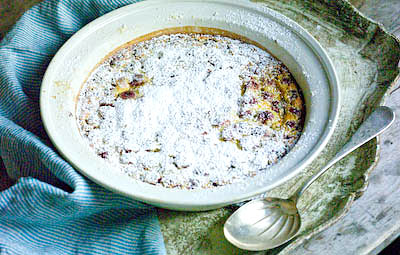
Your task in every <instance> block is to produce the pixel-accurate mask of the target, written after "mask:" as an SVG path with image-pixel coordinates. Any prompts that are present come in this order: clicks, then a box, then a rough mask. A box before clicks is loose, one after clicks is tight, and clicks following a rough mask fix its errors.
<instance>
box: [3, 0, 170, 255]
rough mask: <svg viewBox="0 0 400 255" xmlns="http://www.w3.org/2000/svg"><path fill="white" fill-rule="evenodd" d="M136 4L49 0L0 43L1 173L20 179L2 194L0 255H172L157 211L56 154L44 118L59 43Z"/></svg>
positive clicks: (28, 15) (86, 0) (122, 0)
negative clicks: (43, 90)
mask: <svg viewBox="0 0 400 255" xmlns="http://www.w3.org/2000/svg"><path fill="white" fill-rule="evenodd" d="M134 2H135V1H129V0H120V1H117V0H114V1H111V0H107V1H105V0H104V1H101V0H91V1H89V0H85V1H82V0H59V1H56V0H48V1H45V2H42V3H41V4H39V5H36V6H35V7H33V8H32V9H30V10H29V11H27V12H26V13H25V14H24V15H23V16H22V18H21V19H20V20H19V21H18V22H17V24H16V25H15V27H14V28H13V29H12V31H11V32H9V33H8V34H7V35H6V37H5V38H4V39H3V40H2V42H1V43H0V157H1V160H2V161H3V164H0V166H1V165H3V167H1V168H0V171H7V174H8V176H9V177H10V178H12V179H14V180H16V183H15V184H14V185H13V186H11V187H10V188H8V189H6V190H3V191H0V254H30V255H31V254H165V247H164V244H163V239H162V235H161V231H160V226H159V222H158V219H157V214H156V210H155V209H154V208H153V207H151V206H148V205H145V204H143V203H140V202H137V201H134V200H132V199H129V198H126V197H123V196H120V195H118V194H114V193H112V192H110V191H108V190H106V189H104V188H102V187H100V186H98V185H96V184H95V183H93V182H91V181H89V180H88V179H86V178H84V177H83V176H81V175H80V174H79V173H78V172H76V171H75V170H74V169H73V167H71V165H69V164H68V163H67V162H66V161H64V160H63V159H62V158H61V157H60V156H59V155H58V154H57V152H56V151H55V149H54V148H53V147H52V145H51V143H50V141H49V139H48V137H47V136H46V133H45V131H44V128H43V124H42V122H41V119H40V109H39V91H40V84H41V80H42V77H43V74H44V72H45V70H46V67H47V65H48V64H49V61H50V60H51V58H52V57H53V56H54V54H55V53H56V52H57V50H58V49H59V48H60V46H61V45H62V44H63V43H64V42H65V41H66V40H67V39H68V38H69V37H71V36H72V35H73V34H74V33H75V32H76V31H77V30H79V29H80V28H81V27H82V26H84V25H85V24H87V23H88V22H90V21H91V20H93V19H95V18H97V17H99V16H101V15H103V14H105V13H107V12H109V11H111V10H113V9H116V8H119V7H121V6H124V5H127V4H131V3H134ZM0 163H1V162H0ZM4 175H5V173H2V174H1V175H0V176H4ZM0 178H1V177H0ZM1 181H2V180H1V179H0V182H1Z"/></svg>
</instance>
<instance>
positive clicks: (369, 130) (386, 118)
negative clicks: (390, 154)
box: [292, 106, 395, 200]
mask: <svg viewBox="0 0 400 255" xmlns="http://www.w3.org/2000/svg"><path fill="white" fill-rule="evenodd" d="M394 118H395V117H394V112H393V111H392V109H390V108H389V107H386V106H380V107H378V108H376V109H375V111H374V112H373V113H372V114H371V115H370V116H369V117H368V118H367V120H365V121H364V122H363V123H362V124H361V126H360V127H359V128H358V130H357V131H356V132H355V133H354V134H353V136H352V137H351V138H350V140H349V141H348V142H347V143H346V144H345V145H344V146H343V148H342V149H341V150H340V151H339V152H338V153H337V154H336V155H335V157H334V158H333V159H331V160H330V161H329V162H328V164H327V165H326V166H325V167H324V168H322V169H321V170H320V171H318V172H317V173H315V174H314V176H313V177H312V178H311V179H310V180H309V181H307V182H306V183H305V184H304V185H303V186H302V187H301V188H300V189H299V190H298V191H297V192H296V193H295V194H294V195H293V196H292V199H294V200H297V198H299V197H300V196H301V195H302V194H303V192H304V191H305V190H306V189H307V188H308V187H309V186H310V185H311V184H312V183H313V182H314V181H315V180H316V179H318V177H320V176H321V175H322V174H323V173H325V172H326V170H328V169H329V168H330V167H331V166H333V165H334V164H335V163H336V162H338V161H339V160H341V159H342V158H344V157H345V156H346V155H348V154H349V153H350V152H352V151H354V150H355V149H357V148H358V147H360V146H361V145H363V144H364V143H366V142H368V141H369V140H371V139H372V138H374V137H376V136H377V135H379V134H381V133H382V132H383V131H385V129H387V128H388V127H389V126H390V125H391V124H392V123H393V121H394Z"/></svg>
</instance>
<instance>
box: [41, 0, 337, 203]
mask: <svg viewBox="0 0 400 255" xmlns="http://www.w3.org/2000/svg"><path fill="white" fill-rule="evenodd" d="M182 26H199V27H211V28H217V29H222V30H226V31H229V32H232V33H235V34H239V35H241V36H244V37H247V38H249V39H250V40H253V41H255V42H257V43H259V44H261V45H262V46H264V47H265V48H267V49H268V51H269V52H271V53H272V54H273V55H274V56H276V57H277V58H278V59H280V60H281V61H282V62H283V63H284V64H285V65H286V66H287V67H288V68H289V69H290V71H291V73H292V74H293V76H294V77H295V79H296V80H297V82H298V84H299V85H300V87H301V88H302V90H303V93H304V98H305V102H306V111H307V112H306V119H305V124H304V130H303V134H302V136H301V138H300V139H299V141H298V143H297V144H296V146H295V147H294V148H293V149H292V150H291V151H290V152H289V153H288V154H287V155H286V156H285V157H284V158H282V159H281V160H280V161H279V162H278V163H277V164H276V165H274V166H272V167H270V168H269V169H268V171H265V172H263V173H259V174H257V175H256V177H254V178H249V179H248V180H246V181H245V182H242V183H236V184H230V185H226V186H222V187H217V188H213V189H198V190H181V189H169V188H163V187H158V186H154V185H151V184H147V183H144V182H140V181H137V180H134V179H132V178H129V177H128V176H126V175H124V174H122V173H119V172H118V171H117V170H113V169H109V168H108V167H106V166H105V165H104V163H103V162H102V160H101V159H100V158H99V157H98V156H97V155H95V154H94V153H93V152H92V151H91V149H90V148H89V146H88V145H87V144H86V142H85V141H84V140H83V139H82V138H81V135H80V133H79V130H78V126H77V123H76V116H75V107H76V99H77V95H78V93H79V90H80V88H81V85H82V84H83V82H84V81H85V79H86V78H87V76H88V75H89V73H90V72H91V71H92V69H93V68H94V67H95V66H96V64H97V63H99V62H100V61H101V60H102V59H103V58H104V57H105V56H106V55H107V54H108V53H110V52H111V51H113V50H114V49H115V48H117V47H119V46H121V45H123V44H125V43H127V42H129V41H131V40H133V39H134V38H137V37H139V36H143V35H145V34H148V33H151V32H154V31H157V30H161V29H166V28H173V27H182ZM339 101H340V100H339V86H338V81H337V77H336V74H335V71H334V68H333V66H332V63H331V61H330V60H329V58H328V56H327V54H326V53H325V51H324V50H323V49H322V47H321V46H320V45H319V44H318V42H317V41H316V40H315V39H314V38H313V37H312V36H311V35H310V34H309V33H308V32H306V31H305V30H304V29H303V28H301V27H300V26H299V25H298V24H297V23H295V22H294V21H292V20H290V19H288V18H287V17H285V16H283V15H281V14H279V13H276V12H275V11H272V10H270V9H268V8H265V7H262V6H261V5H260V4H255V3H251V2H249V1H233V2H232V1H229V0H207V1H190V0H189V1H185V0H172V1H161V0H156V1H144V2H140V3H136V4H132V5H129V6H125V7H123V8H120V9H117V10H115V11H112V12H110V13H108V14H106V15H104V16H102V17H100V18H98V19H96V20H94V21H93V22H91V23H89V24H88V25H86V26H85V27H84V28H82V29H81V30H80V31H78V32H77V33H76V34H75V35H74V36H72V37H71V38H70V39H69V40H68V41H67V42H66V43H65V44H64V45H63V46H62V48H61V49H60V50H59V51H58V53H57V54H56V56H55V57H54V58H53V60H52V61H51V63H50V65H49V67H48V69H47V71H46V73H45V76H44V79H43V82H42V87H41V94H40V107H41V115H42V119H43V122H44V125H45V128H46V131H47V133H48V135H49V137H50V139H51V140H52V142H53V143H54V145H55V146H56V148H57V150H58V151H59V152H60V153H61V154H62V156H63V157H64V158H65V159H66V160H67V161H68V162H70V163H71V164H72V165H73V166H74V167H75V168H76V169H77V170H79V171H80V172H81V173H82V174H84V175H85V176H87V177H88V178H90V179H91V180H93V181H94V182H96V183H98V184H100V185H102V186H104V187H106V188H108V189H110V190H112V191H115V192H118V193H121V194H124V195H126V196H129V197H132V198H134V199H138V200H140V201H143V202H146V203H150V204H153V205H156V206H160V207H164V208H169V209H176V210H209V209H213V208H218V207H222V206H224V205H228V204H232V203H235V202H239V201H243V200H245V199H247V198H250V197H252V196H255V195H258V194H260V193H263V192H265V191H267V190H270V189H272V188H274V187H276V186H277V185H279V184H281V183H283V182H285V181H287V180H289V179H290V178H291V177H293V176H294V175H296V174H297V173H299V172H300V171H301V170H302V169H304V167H305V166H306V165H308V164H309V163H310V162H311V161H312V160H313V159H314V158H315V157H316V156H317V155H318V154H319V152H320V151H321V150H322V149H323V148H324V146H325V145H326V143H327V142H328V140H329V138H330V136H331V134H332V132H333V130H334V127H335V124H336V120H337V118H338V113H339V105H340V104H339Z"/></svg>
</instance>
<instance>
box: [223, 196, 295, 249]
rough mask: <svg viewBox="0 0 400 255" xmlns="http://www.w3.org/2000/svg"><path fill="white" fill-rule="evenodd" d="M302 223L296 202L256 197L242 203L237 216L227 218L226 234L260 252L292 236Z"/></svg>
mask: <svg viewBox="0 0 400 255" xmlns="http://www.w3.org/2000/svg"><path fill="white" fill-rule="evenodd" d="M300 225H301V219H300V215H299V213H298V210H297V207H296V203H295V201H293V200H291V199H279V198H266V199H256V200H253V201H251V202H249V203H247V204H245V205H244V206H242V207H241V208H240V210H237V211H236V213H235V216H234V217H230V218H229V219H228V220H227V221H226V223H225V227H224V234H225V236H226V238H227V239H228V240H229V241H230V242H231V243H233V244H234V245H235V246H237V247H239V248H243V249H247V250H253V251H258V250H266V249H272V248H275V247H277V246H279V245H281V244H283V243H285V242H287V241H288V240H290V239H292V238H293V237H295V235H296V234H297V232H298V231H299V229H300ZM265 240H268V242H265Z"/></svg>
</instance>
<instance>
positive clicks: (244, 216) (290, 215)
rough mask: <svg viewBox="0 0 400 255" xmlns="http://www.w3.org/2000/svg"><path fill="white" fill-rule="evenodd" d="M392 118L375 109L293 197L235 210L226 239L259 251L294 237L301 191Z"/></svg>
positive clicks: (259, 201)
mask: <svg viewBox="0 0 400 255" xmlns="http://www.w3.org/2000/svg"><path fill="white" fill-rule="evenodd" d="M394 118H395V115H394V112H393V110H391V109H390V108H389V107H386V106H380V107H378V108H377V109H376V110H375V111H374V112H373V113H372V114H371V115H370V116H369V117H368V118H367V120H365V121H364V122H363V123H362V124H361V126H360V127H359V128H358V130H357V131H356V132H355V133H354V135H353V136H352V137H351V139H350V140H349V141H348V142H347V143H346V144H345V145H344V146H343V148H342V149H341V150H340V151H339V152H338V153H337V154H336V155H335V157H334V158H333V159H331V160H330V161H329V162H328V164H327V165H326V166H325V167H324V168H322V169H320V170H319V171H318V172H317V173H315V174H314V175H313V176H312V177H311V179H310V180H308V181H307V182H306V183H305V184H304V185H303V186H302V187H300V188H299V189H298V190H297V191H296V192H295V194H294V195H293V196H292V197H290V198H288V199H280V198H262V199H255V200H253V201H251V202H249V203H247V204H245V205H244V206H242V207H240V208H239V209H238V210H236V212H234V213H233V214H232V215H231V216H230V217H229V218H228V220H227V221H226V223H225V226H224V234H225V237H226V239H227V240H228V241H229V242H231V243H232V244H233V245H235V246H237V247H239V248H241V249H245V250H251V251H260V250H267V249H272V248H275V247H277V246H279V245H281V244H284V243H286V242H287V241H289V240H291V239H292V238H294V237H295V236H296V234H297V233H298V232H299V230H300V227H301V218H300V215H299V213H298V210H297V207H296V204H297V201H298V199H299V197H300V196H301V195H302V194H303V192H304V191H305V190H306V189H307V188H308V187H309V186H310V185H311V184H312V183H313V182H314V181H315V180H316V179H318V178H319V177H320V176H321V175H322V174H323V173H325V172H326V171H327V170H328V169H329V168H330V167H331V166H333V165H334V164H335V163H336V162H338V161H339V160H341V159H342V158H344V157H345V156H346V155H348V154H349V153H350V152H352V151H354V150H355V149H357V148H358V147H360V146H361V145H363V144H364V143H366V142H368V141H369V140H371V139H372V138H374V137H376V136H377V135H379V134H381V133H382V132H383V131H385V130H386V129H387V128H388V127H389V126H390V125H391V124H392V123H393V121H394Z"/></svg>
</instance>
